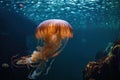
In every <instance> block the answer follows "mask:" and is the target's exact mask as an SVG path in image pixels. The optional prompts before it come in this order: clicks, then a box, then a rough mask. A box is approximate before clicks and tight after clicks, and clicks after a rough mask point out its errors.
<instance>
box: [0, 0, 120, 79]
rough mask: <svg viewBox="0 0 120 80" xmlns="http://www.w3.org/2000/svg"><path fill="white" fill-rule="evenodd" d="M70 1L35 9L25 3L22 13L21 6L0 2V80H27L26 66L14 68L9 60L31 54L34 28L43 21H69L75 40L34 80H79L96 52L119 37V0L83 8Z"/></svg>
mask: <svg viewBox="0 0 120 80" xmlns="http://www.w3.org/2000/svg"><path fill="white" fill-rule="evenodd" d="M50 1H51V0H50ZM55 1H57V0H55ZM63 1H66V0H63ZM70 1H73V2H71V3H68V2H66V4H65V3H64V4H63V3H62V2H61V3H60V4H63V5H62V6H61V5H59V6H58V5H55V4H57V3H53V6H51V4H52V3H51V4H49V6H46V5H48V3H46V2H45V1H43V2H42V1H41V3H39V4H40V6H38V7H37V6H36V5H37V4H29V5H27V3H24V4H23V5H24V6H26V7H25V8H24V7H23V9H22V10H20V9H21V8H19V7H20V6H18V7H17V9H14V7H13V5H12V4H13V3H8V6H7V1H4V3H0V4H1V5H0V75H1V76H0V78H1V80H8V79H11V80H29V79H28V78H27V75H28V73H29V72H30V70H29V69H27V68H26V67H25V68H16V67H14V66H13V65H12V64H11V57H12V56H14V55H16V54H20V55H27V54H30V52H29V51H33V50H34V49H35V47H36V45H37V40H36V39H35V38H34V33H35V30H36V27H37V25H38V24H39V23H40V22H42V21H44V20H46V19H51V18H57V19H64V20H66V21H68V22H69V23H70V24H71V25H72V27H73V31H74V37H73V38H71V39H70V40H69V42H68V44H67V46H66V47H65V49H64V50H63V51H62V52H61V54H60V55H59V56H57V57H56V58H55V62H54V63H53V65H52V68H51V70H50V71H49V74H48V75H46V76H44V77H42V78H38V79H37V80H41V79H43V80H82V70H83V69H84V67H85V65H86V64H87V63H88V62H89V61H93V60H95V56H96V54H97V52H99V51H101V50H104V49H105V48H106V46H107V45H108V43H109V42H113V41H114V40H116V39H117V38H119V37H120V15H119V14H120V10H119V8H120V5H119V3H120V2H119V1H118V0H115V1H114V0H111V1H110V0H106V1H104V0H96V2H95V3H93V2H91V3H88V2H87V3H86V4H84V5H83V4H81V1H84V0H81V1H80V0H70ZM76 1H78V2H76ZM85 1H87V0H85ZM88 1H90V0H88ZM91 1H92V0H91ZM93 1H94V0H93ZM91 4H92V5H91ZM15 5H17V3H16V4H15ZM56 6H57V7H56ZM81 6H82V7H81ZM38 8H39V9H38ZM46 9H47V10H46ZM16 11H17V12H16ZM3 63H7V64H9V67H8V68H5V67H2V64H3Z"/></svg>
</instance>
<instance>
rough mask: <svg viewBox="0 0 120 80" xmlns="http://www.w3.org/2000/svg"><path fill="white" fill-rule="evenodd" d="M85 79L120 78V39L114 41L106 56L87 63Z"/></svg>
mask: <svg viewBox="0 0 120 80" xmlns="http://www.w3.org/2000/svg"><path fill="white" fill-rule="evenodd" d="M83 80H120V39H117V40H116V41H115V42H114V43H113V45H112V46H111V49H110V50H109V52H108V54H107V55H106V56H104V57H102V58H101V59H99V60H97V61H91V62H89V63H88V64H87V65H86V67H85V68H84V70H83Z"/></svg>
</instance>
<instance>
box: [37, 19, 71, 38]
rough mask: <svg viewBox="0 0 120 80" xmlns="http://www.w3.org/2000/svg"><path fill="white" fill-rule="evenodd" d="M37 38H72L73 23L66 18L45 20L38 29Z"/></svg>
mask: <svg viewBox="0 0 120 80" xmlns="http://www.w3.org/2000/svg"><path fill="white" fill-rule="evenodd" d="M35 36H36V38H37V39H40V38H44V39H46V40H48V39H49V40H52V39H53V38H55V36H56V37H57V38H58V37H59V38H60V39H64V38H72V37H73V30H72V27H71V25H70V24H69V23H68V22H67V21H64V20H60V19H50V20H46V21H43V22H42V23H41V24H40V25H39V26H38V27H37V29H36V34H35Z"/></svg>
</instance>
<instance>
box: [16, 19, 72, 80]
mask: <svg viewBox="0 0 120 80" xmlns="http://www.w3.org/2000/svg"><path fill="white" fill-rule="evenodd" d="M35 37H36V39H37V40H38V45H37V47H36V50H34V51H33V52H32V54H31V55H28V56H23V57H21V58H20V59H17V61H16V64H17V65H29V66H31V67H35V70H33V71H32V72H30V74H29V75H28V78H30V79H36V78H37V77H39V76H40V75H41V74H43V72H45V70H46V74H48V71H49V70H50V68H51V66H52V64H53V62H54V60H55V59H54V58H55V57H56V56H58V55H59V54H60V53H61V51H62V50H63V49H64V48H65V46H66V44H67V42H68V39H69V38H72V37H73V29H72V27H71V25H70V24H69V23H68V22H67V21H64V20H60V19H50V20H46V21H43V22H42V23H40V25H38V27H37V28H36V32H35ZM49 61H50V62H49ZM48 63H49V65H48V66H47V64H48Z"/></svg>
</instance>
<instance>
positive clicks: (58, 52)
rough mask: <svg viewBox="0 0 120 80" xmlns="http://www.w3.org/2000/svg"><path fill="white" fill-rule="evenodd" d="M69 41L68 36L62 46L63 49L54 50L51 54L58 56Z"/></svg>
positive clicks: (52, 56)
mask: <svg viewBox="0 0 120 80" xmlns="http://www.w3.org/2000/svg"><path fill="white" fill-rule="evenodd" d="M67 42H68V38H66V39H65V42H64V44H63V46H62V47H60V48H61V49H58V50H57V51H55V52H53V54H52V55H51V58H54V57H56V56H57V55H59V54H60V53H61V51H63V49H64V48H65V46H66V45H67Z"/></svg>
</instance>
